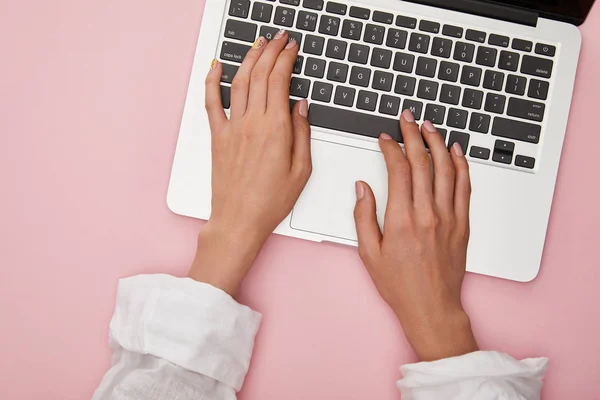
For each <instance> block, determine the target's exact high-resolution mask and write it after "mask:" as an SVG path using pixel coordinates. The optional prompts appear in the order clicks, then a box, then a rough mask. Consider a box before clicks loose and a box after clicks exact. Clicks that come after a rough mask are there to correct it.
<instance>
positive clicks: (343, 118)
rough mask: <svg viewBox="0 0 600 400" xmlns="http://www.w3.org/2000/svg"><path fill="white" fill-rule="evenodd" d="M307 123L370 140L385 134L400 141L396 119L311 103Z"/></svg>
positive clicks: (400, 136) (398, 125)
mask: <svg viewBox="0 0 600 400" xmlns="http://www.w3.org/2000/svg"><path fill="white" fill-rule="evenodd" d="M338 89H339V87H338ZM308 122H310V124H311V125H313V126H318V127H321V128H326V129H334V130H337V131H342V132H348V133H355V134H357V135H363V136H369V137H372V138H378V137H379V135H381V133H383V132H386V133H388V134H389V135H390V136H392V137H393V138H394V140H396V141H398V142H400V141H402V135H401V134H400V124H399V123H398V120H397V119H392V118H385V117H380V116H377V115H374V114H367V113H361V112H356V111H351V110H343V109H339V108H334V107H329V106H326V105H322V104H314V103H313V104H311V105H310V108H309V111H308Z"/></svg>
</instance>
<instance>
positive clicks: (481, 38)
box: [465, 29, 487, 43]
mask: <svg viewBox="0 0 600 400" xmlns="http://www.w3.org/2000/svg"><path fill="white" fill-rule="evenodd" d="M486 37H487V34H486V33H485V32H481V31H476V30H473V29H467V34H466V36H465V39H467V40H470V41H472V42H479V43H485V38H486Z"/></svg>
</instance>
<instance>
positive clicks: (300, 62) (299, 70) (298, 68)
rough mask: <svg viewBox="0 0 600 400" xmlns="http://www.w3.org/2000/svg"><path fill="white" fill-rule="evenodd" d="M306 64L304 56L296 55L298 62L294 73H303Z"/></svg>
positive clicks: (295, 64)
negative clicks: (303, 66)
mask: <svg viewBox="0 0 600 400" xmlns="http://www.w3.org/2000/svg"><path fill="white" fill-rule="evenodd" d="M303 64H304V57H303V56H296V62H295V63H294V70H293V71H292V72H293V73H294V74H301V73H302V65H303Z"/></svg>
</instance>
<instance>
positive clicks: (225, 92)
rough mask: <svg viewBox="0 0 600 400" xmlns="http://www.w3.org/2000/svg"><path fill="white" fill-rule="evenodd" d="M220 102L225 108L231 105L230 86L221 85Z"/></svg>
mask: <svg viewBox="0 0 600 400" xmlns="http://www.w3.org/2000/svg"><path fill="white" fill-rule="evenodd" d="M221 103H222V104H223V108H224V109H226V110H227V109H229V107H231V87H229V86H223V85H221Z"/></svg>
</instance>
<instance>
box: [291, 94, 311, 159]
mask: <svg viewBox="0 0 600 400" xmlns="http://www.w3.org/2000/svg"><path fill="white" fill-rule="evenodd" d="M292 125H293V126H294V128H293V129H294V147H293V155H292V169H300V170H302V171H304V170H309V171H310V170H311V166H312V161H311V157H310V124H309V122H308V102H307V101H306V99H302V100H300V101H299V102H298V103H296V105H295V106H294V109H293V110H292Z"/></svg>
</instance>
